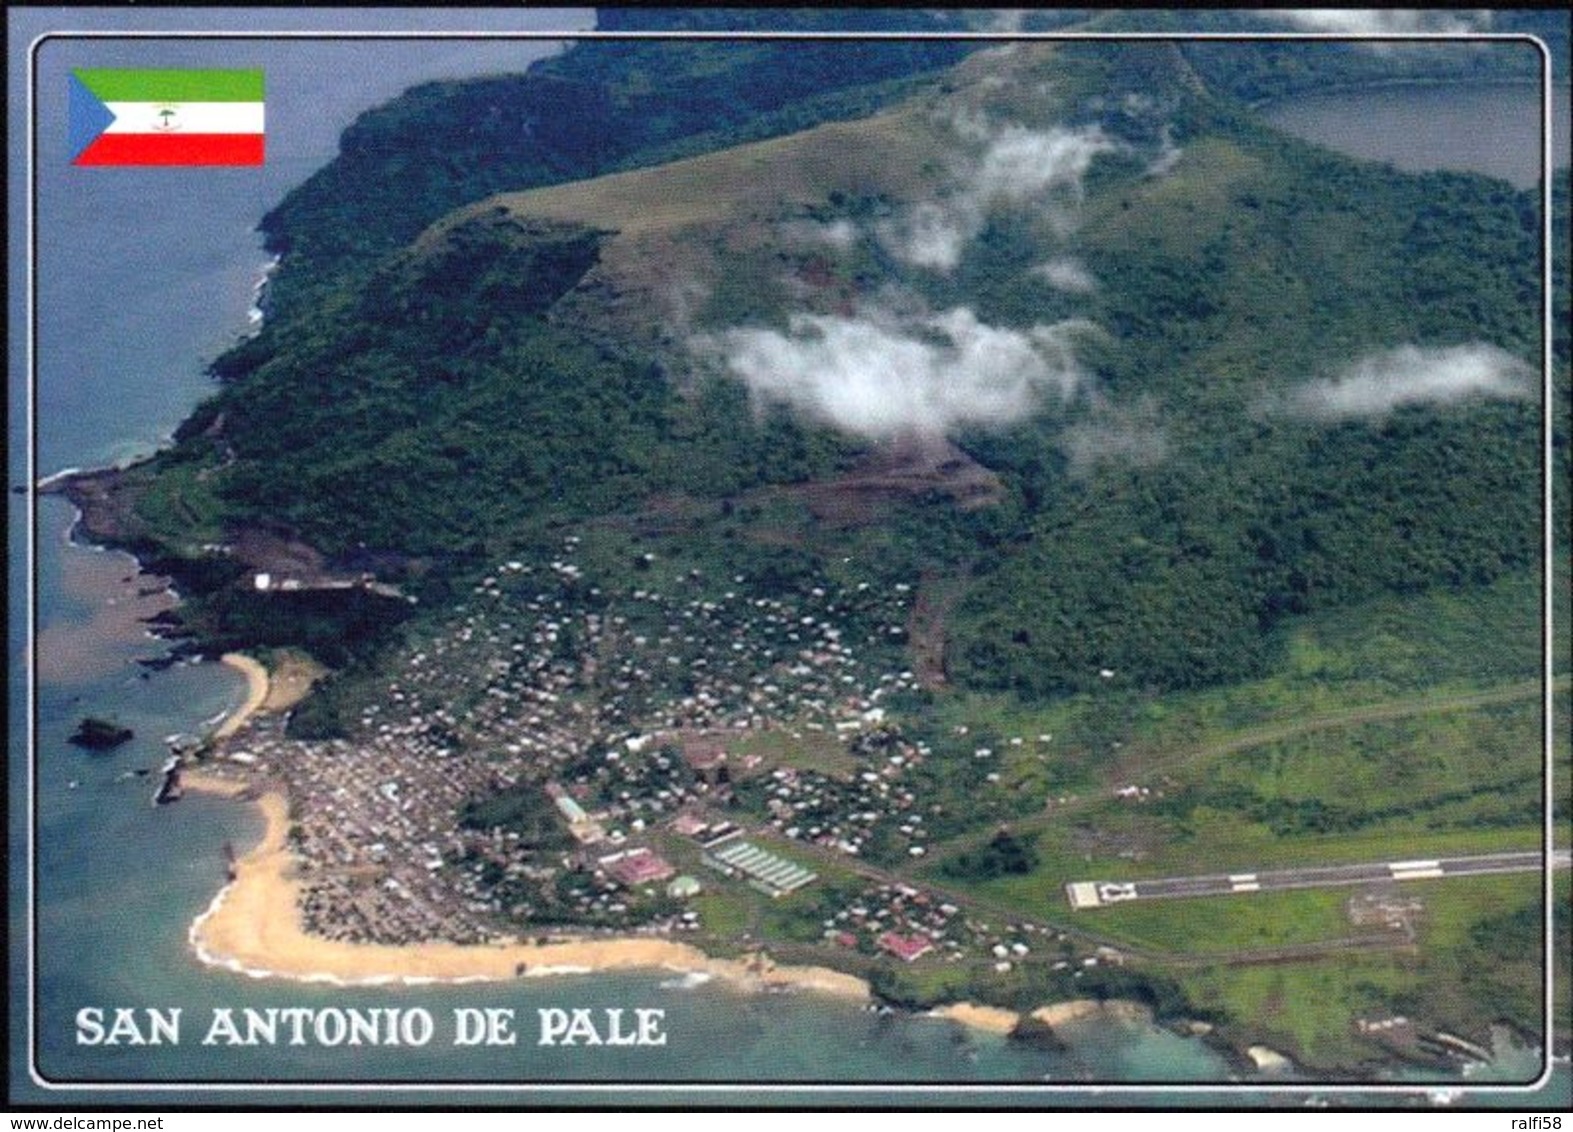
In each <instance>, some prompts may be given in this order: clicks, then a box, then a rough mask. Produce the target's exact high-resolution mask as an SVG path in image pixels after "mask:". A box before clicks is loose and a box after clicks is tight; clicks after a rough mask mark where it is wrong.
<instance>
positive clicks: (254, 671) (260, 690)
mask: <svg viewBox="0 0 1573 1132" xmlns="http://www.w3.org/2000/svg"><path fill="white" fill-rule="evenodd" d="M219 659H220V660H221V661H222V662H223V663H224V664H227V665H228V666H229V667H230V668H233V669H235V670H236V671H237V672H239V673H240V674H241V675H242V676H244V677H245V678H246V701H245V703H243V704H241V705H240V707H238V708H236V709H235V710H234V711H232V712H231V713H230V714H229V716H228V717H227V718H226V719H225V720H224V722H223V723H220V724H219V725H218V730H217V731H215V732H213V738H215V739H227V738H229V737H230V736H231V735H233V734H235V732H237V731H239V730H240V729H241V728H242V727H244V726H245V724H246V721H247V720H248V719H250V718H251V717H252V716H253V715H255V714H256V713H257V711H258V710H259V709H260V708H261V707H262V705H263V704H264V703H265V702H266V701H267V698H268V692H269V690H270V688H271V682H270V681H269V679H268V670H267V669H266V668H264V667H263V666H262V663H261V662H260V661H258V660H254V659H253V658H251V657H249V656H247V655H246V654H245V653H239V652H227V653H225V654H224V655H223V656H222V657H220V658H219Z"/></svg>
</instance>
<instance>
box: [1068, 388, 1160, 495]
mask: <svg viewBox="0 0 1573 1132" xmlns="http://www.w3.org/2000/svg"><path fill="white" fill-rule="evenodd" d="M1059 446H1060V448H1061V449H1062V450H1063V451H1064V452H1065V455H1066V457H1067V458H1068V459H1069V460H1070V473H1071V475H1073V476H1083V475H1086V474H1087V473H1088V472H1090V471H1091V470H1092V469H1093V468H1094V467H1096V466H1097V465H1098V464H1103V463H1112V464H1123V465H1127V466H1133V467H1138V468H1150V467H1152V466H1154V465H1156V464H1159V463H1162V462H1163V459H1164V457H1166V456H1167V455H1168V454H1169V441H1168V438H1167V437H1166V436H1165V435H1164V431H1163V428H1162V426H1160V425H1159V423H1158V414H1157V410H1156V408H1155V407H1154V406H1153V404H1152V403H1151V402H1147V401H1143V402H1141V403H1139V404H1137V405H1136V406H1134V407H1131V408H1115V407H1113V406H1110V405H1108V404H1103V403H1098V404H1096V405H1095V408H1094V411H1093V413H1092V415H1091V416H1090V417H1089V418H1088V419H1086V420H1084V421H1079V422H1077V423H1076V424H1073V425H1071V426H1069V427H1068V428H1066V429H1065V431H1064V432H1062V433H1061V434H1060V437H1059Z"/></svg>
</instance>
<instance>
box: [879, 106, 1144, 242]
mask: <svg viewBox="0 0 1573 1132" xmlns="http://www.w3.org/2000/svg"><path fill="white" fill-rule="evenodd" d="M952 127H953V129H954V130H955V132H956V134H957V135H958V136H959V137H961V138H963V139H965V140H967V141H970V142H972V143H974V144H978V145H981V146H982V151H981V153H979V154H978V155H977V156H976V158H975V159H973V160H971V161H969V162H968V163H967V167H966V169H965V171H958V173H957V174H956V180H957V182H958V184H959V185H960V186H961V187H960V188H958V189H957V190H956V191H954V192H952V193H950V194H949V195H948V196H946V197H944V198H942V199H941V200H938V201H925V202H923V203H920V204H917V205H914V206H913V207H912V208H910V209H908V210H907V212H906V213H905V214H903V215H902V216H899V217H897V218H895V219H893V220H887V221H884V222H882V223H880V224H879V225H877V226H876V228H875V235H876V236H877V237H878V238H879V240H880V242H881V243H882V244H884V246H885V248H886V250H888V251H889V252H890V253H891V254H892V255H894V256H895V257H896V258H898V259H900V260H903V261H904V262H906V263H910V264H912V265H913V266H915V267H924V268H928V269H930V270H936V271H950V270H952V269H953V268H955V266H956V265H957V264H958V263H960V262H961V256H962V252H963V251H964V250H965V249H966V246H967V244H968V243H969V242H971V241H972V240H973V239H975V238H976V237H977V235H978V233H980V232H981V231H983V226H984V223H985V222H986V220H987V218H988V212H989V209H991V208H993V207H995V206H997V205H1000V204H1013V205H1020V204H1024V203H1026V202H1029V201H1038V200H1042V199H1044V198H1047V197H1052V196H1054V195H1056V194H1058V195H1062V196H1069V197H1070V198H1071V199H1072V200H1073V201H1077V202H1079V201H1080V198H1081V185H1082V178H1083V177H1084V176H1085V175H1086V172H1087V168H1088V167H1089V166H1090V165H1091V164H1092V161H1093V159H1094V158H1095V157H1097V156H1098V154H1100V153H1105V152H1108V151H1110V150H1113V149H1115V148H1117V147H1116V145H1115V143H1114V142H1113V141H1111V140H1110V139H1109V138H1108V137H1107V136H1105V134H1104V133H1103V131H1102V130H1101V129H1099V128H1098V127H1096V126H1091V127H1085V128H1082V129H1075V130H1071V129H1065V128H1063V127H1054V128H1052V129H1049V130H1031V129H1028V128H1026V127H1025V126H1018V125H1015V124H1011V125H1007V126H1004V127H1003V128H998V129H996V128H992V127H990V126H989V124H988V123H987V122H986V121H984V120H983V119H982V118H979V117H977V116H961V115H958V116H957V117H956V118H955V119H954V120H953V121H952Z"/></svg>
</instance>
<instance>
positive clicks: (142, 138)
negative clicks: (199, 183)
mask: <svg viewBox="0 0 1573 1132" xmlns="http://www.w3.org/2000/svg"><path fill="white" fill-rule="evenodd" d="M70 83H71V97H70V120H69V131H70V143H71V144H70V149H71V163H72V164H73V165H261V164H262V158H263V128H262V125H263V115H262V89H263V87H262V72H261V71H260V70H244V71H219V70H189V71H167V70H165V71H151V70H112V69H96V70H91V69H89V70H76V71H73V72H72V73H71V79H70Z"/></svg>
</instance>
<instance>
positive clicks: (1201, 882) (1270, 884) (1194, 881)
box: [1065, 849, 1573, 908]
mask: <svg viewBox="0 0 1573 1132" xmlns="http://www.w3.org/2000/svg"><path fill="white" fill-rule="evenodd" d="M1570 865H1573V854H1570V853H1569V851H1568V850H1566V849H1556V850H1553V852H1552V854H1551V860H1550V866H1551V868H1553V869H1565V868H1568V867H1569V866H1570ZM1542 867H1543V858H1542V857H1541V855H1540V854H1539V853H1536V852H1532V851H1517V852H1507V853H1483V854H1479V855H1476V856H1464V857H1449V858H1444V859H1442V860H1434V861H1388V862H1385V863H1383V862H1370V863H1366V864H1350V865H1321V866H1305V867H1301V868H1295V869H1279V870H1276V871H1271V872H1266V873H1230V874H1228V875H1227V876H1197V877H1167V878H1161V879H1155V880H1143V881H1139V882H1136V881H1126V882H1117V881H1076V882H1073V883H1070V884H1067V885H1066V886H1065V894H1066V896H1067V897H1068V898H1069V900H1070V905H1071V907H1072V908H1100V907H1108V906H1109V905H1110V904H1115V903H1119V902H1122V901H1125V900H1134V899H1136V898H1137V897H1138V896H1143V897H1147V898H1149V899H1153V900H1171V899H1184V898H1189V897H1196V896H1228V895H1232V894H1234V893H1240V892H1261V891H1264V890H1265V891H1268V892H1284V891H1289V890H1291V889H1297V888H1328V887H1351V886H1357V885H1369V884H1376V883H1380V882H1383V881H1403V880H1434V879H1436V878H1438V877H1447V878H1449V879H1451V878H1454V877H1466V876H1487V875H1493V874H1501V873H1524V872H1538V871H1539V870H1540V869H1541V868H1542ZM1449 868H1451V869H1452V870H1453V871H1452V872H1449V871H1447V870H1448V869H1449ZM1384 870H1385V871H1384ZM1264 877H1265V878H1266V884H1265V888H1264V885H1263V878H1264ZM1138 883H1139V884H1141V885H1142V886H1143V888H1142V890H1141V891H1140V892H1138V891H1137V884H1138ZM1225 884H1227V885H1228V887H1227V888H1225V887H1224V885H1225Z"/></svg>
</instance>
